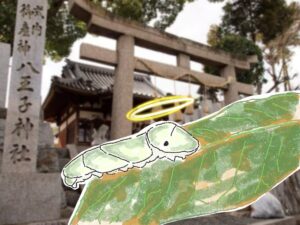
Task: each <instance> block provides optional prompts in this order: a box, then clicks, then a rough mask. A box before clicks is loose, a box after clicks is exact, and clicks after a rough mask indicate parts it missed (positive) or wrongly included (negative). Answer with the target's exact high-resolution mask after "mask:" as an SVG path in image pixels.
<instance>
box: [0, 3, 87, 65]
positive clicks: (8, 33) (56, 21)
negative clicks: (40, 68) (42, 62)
mask: <svg viewBox="0 0 300 225" xmlns="http://www.w3.org/2000/svg"><path fill="white" fill-rule="evenodd" d="M48 2H49V10H48V17H47V32H46V44H45V56H49V57H51V58H52V59H53V60H60V59H61V58H62V57H64V56H67V55H68V54H69V53H70V49H71V46H72V44H73V43H74V41H76V40H77V39H78V38H81V37H83V36H84V35H85V34H86V29H85V25H84V23H83V22H80V21H78V20H76V19H75V18H74V17H72V16H71V15H69V13H68V9H67V5H66V4H64V2H63V1H60V0H49V1H48ZM16 7H17V1H16V0H13V1H12V0H2V1H1V2H0V41H2V42H6V43H10V44H11V45H13V40H14V28H15V18H16Z"/></svg>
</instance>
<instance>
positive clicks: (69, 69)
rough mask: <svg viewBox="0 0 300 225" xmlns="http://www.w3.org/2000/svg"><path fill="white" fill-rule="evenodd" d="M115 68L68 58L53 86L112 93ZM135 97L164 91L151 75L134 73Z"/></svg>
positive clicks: (158, 94) (158, 95)
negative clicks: (154, 82) (155, 84)
mask: <svg viewBox="0 0 300 225" xmlns="http://www.w3.org/2000/svg"><path fill="white" fill-rule="evenodd" d="M114 73H115V71H114V70H113V69H108V68H103V67H98V66H91V65H87V64H82V63H78V62H74V61H70V60H67V65H66V66H64V68H63V73H62V76H61V77H57V76H54V77H53V78H52V86H59V87H61V88H65V89H69V90H72V91H75V92H78V93H82V94H88V95H90V94H92V95H97V94H102V93H112V91H113V89H112V88H113V83H114ZM133 94H134V97H145V98H155V97H161V96H163V95H164V93H163V92H162V91H161V90H159V89H158V88H156V87H155V86H154V85H153V84H152V82H151V80H150V76H148V75H144V74H139V73H134V87H133Z"/></svg>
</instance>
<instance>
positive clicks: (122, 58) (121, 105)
mask: <svg viewBox="0 0 300 225" xmlns="http://www.w3.org/2000/svg"><path fill="white" fill-rule="evenodd" d="M117 54H118V56H117V57H118V61H117V63H118V64H117V68H116V71H115V78H114V85H113V105H112V119H111V139H117V138H121V137H124V136H128V135H130V134H131V132H132V123H131V122H130V121H128V120H127V119H126V113H127V112H128V111H129V110H130V109H131V108H132V106H133V81H134V38H133V37H131V36H127V35H122V36H120V37H119V39H118V43H117Z"/></svg>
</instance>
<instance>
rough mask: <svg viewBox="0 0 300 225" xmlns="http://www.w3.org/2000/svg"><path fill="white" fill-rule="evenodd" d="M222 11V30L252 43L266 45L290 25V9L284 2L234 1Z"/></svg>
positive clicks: (278, 0) (268, 0)
mask: <svg viewBox="0 0 300 225" xmlns="http://www.w3.org/2000/svg"><path fill="white" fill-rule="evenodd" d="M223 9H224V16H223V18H222V24H221V27H222V29H223V30H224V31H225V32H226V33H231V34H238V35H241V36H243V37H247V38H250V39H251V40H252V41H254V42H256V41H260V39H261V40H262V41H263V43H268V42H269V41H270V40H273V39H274V38H275V37H277V36H278V35H279V34H281V33H283V32H284V31H285V30H286V29H287V28H288V27H289V26H290V25H291V23H292V18H291V13H292V9H291V8H290V7H288V6H287V4H286V2H285V1H284V0H251V1H249V0H234V1H232V2H228V3H227V4H226V5H225V6H224V8H223Z"/></svg>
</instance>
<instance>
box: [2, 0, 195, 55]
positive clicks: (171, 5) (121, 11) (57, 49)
mask: <svg viewBox="0 0 300 225" xmlns="http://www.w3.org/2000/svg"><path fill="white" fill-rule="evenodd" d="M90 1H92V2H94V3H98V4H99V5H100V6H102V7H104V8H106V9H107V10H109V11H111V12H112V13H114V14H116V15H119V16H122V17H125V18H128V19H132V20H136V21H139V22H141V23H143V24H147V23H149V22H150V21H155V23H154V25H155V27H156V28H158V29H161V30H164V29H165V28H166V27H168V26H169V25H171V24H172V23H173V22H174V21H175V19H176V17H177V15H178V13H179V12H181V10H182V9H183V6H184V4H185V3H186V2H191V1H193V0H166V1H156V0H146V1H145V0H122V1H119V0H90ZM48 3H49V10H48V18H47V34H46V49H45V55H46V56H49V57H51V58H52V59H53V60H60V59H61V58H62V57H65V56H67V55H69V53H70V50H71V47H72V45H73V43H74V41H76V40H77V39H79V38H82V37H83V36H84V35H85V34H86V27H85V24H84V23H82V22H80V21H78V20H77V19H75V18H74V17H73V16H71V15H70V14H69V12H68V9H67V4H66V2H65V1H64V0H48ZM16 6H17V0H1V1H0V41H1V42H6V43H10V44H11V45H13V37H14V27H15V17H16Z"/></svg>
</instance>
